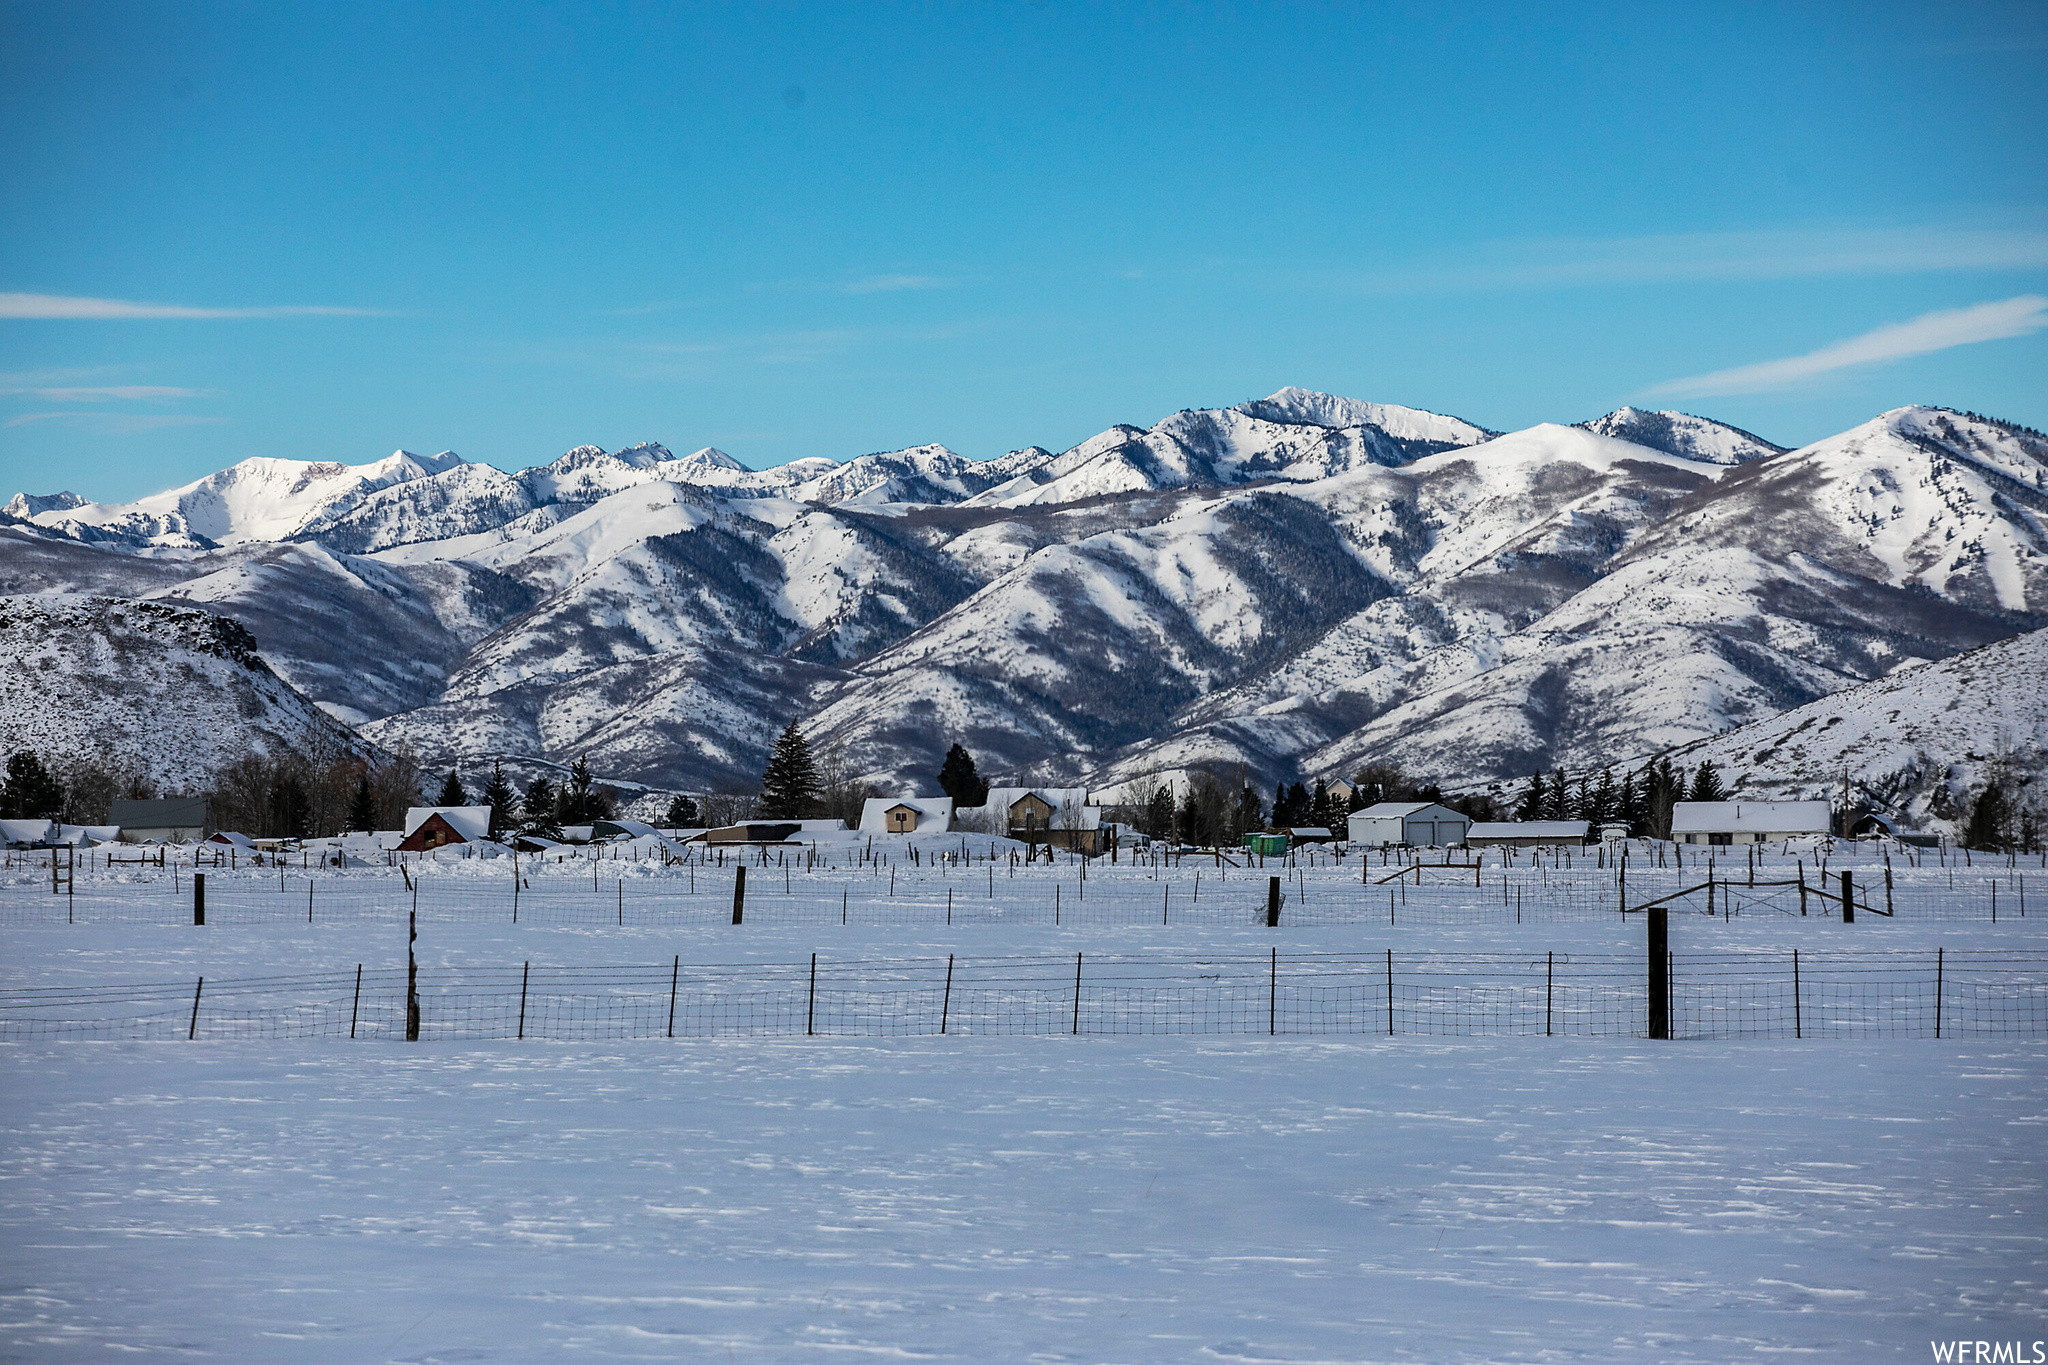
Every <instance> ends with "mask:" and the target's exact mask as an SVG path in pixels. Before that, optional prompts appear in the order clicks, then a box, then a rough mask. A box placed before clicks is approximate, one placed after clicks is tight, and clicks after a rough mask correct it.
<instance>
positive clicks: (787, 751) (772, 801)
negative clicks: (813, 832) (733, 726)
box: [761, 721, 818, 820]
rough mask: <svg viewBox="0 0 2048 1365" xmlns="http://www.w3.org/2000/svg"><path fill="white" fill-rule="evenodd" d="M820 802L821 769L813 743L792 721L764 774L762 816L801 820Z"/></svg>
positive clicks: (762, 781) (781, 737) (771, 756)
mask: <svg viewBox="0 0 2048 1365" xmlns="http://www.w3.org/2000/svg"><path fill="white" fill-rule="evenodd" d="M817 799H818V766H817V764H815V763H813V762H812V761H811V746H810V742H809V741H808V740H806V739H805V738H804V732H803V731H802V730H800V729H799V728H797V723H796V722H795V721H791V722H790V723H789V724H788V725H786V726H784V727H783V731H782V734H781V735H780V736H779V737H778V738H777V739H776V741H775V748H774V750H773V752H771V753H770V754H769V755H768V766H767V768H766V769H765V770H763V772H762V773H761V815H762V817H763V818H765V819H769V820H802V819H804V818H806V817H807V816H808V815H809V814H810V811H811V804H812V803H813V802H815V801H816V800H817Z"/></svg>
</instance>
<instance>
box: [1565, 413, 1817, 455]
mask: <svg viewBox="0 0 2048 1365" xmlns="http://www.w3.org/2000/svg"><path fill="white" fill-rule="evenodd" d="M1578 425H1579V426H1581V427H1583V428H1584V429H1585V430H1587V431H1590V432H1594V433H1595V434H1597V435H1601V436H1612V437H1614V438H1615V439H1616V440H1620V441H1633V442H1634V443H1635V444H1637V445H1639V446H1648V447H1649V448H1650V449H1652V450H1661V451H1663V452H1664V453H1665V454H1666V455H1676V456H1678V457H1679V458H1680V459H1683V460H1697V461H1699V462H1700V463H1701V464H1719V465H1735V464H1745V463H1747V462H1748V461H1750V460H1760V459H1762V458H1763V457H1764V456H1766V455H1781V454H1783V453H1784V451H1785V447H1784V446H1781V445H1774V444H1772V443H1771V442H1769V441H1766V440H1765V439H1764V438H1763V437H1761V436H1758V435H1756V434H1755V433H1753V432H1748V431H1744V430H1743V429H1742V428H1741V427H1732V426H1729V425H1728V424H1727V423H1726V422H1716V421H1715V420H1713V419H1712V418H1711V417H1695V416H1693V415H1692V414H1691V413H1687V412H1649V411H1645V410H1644V409H1642V408H1633V407H1620V408H1616V409H1615V410H1614V411H1613V412H1610V413H1608V414H1607V415H1606V416H1605V417H1596V418H1594V419H1593V420H1592V421H1590V422H1580V423H1579V424H1578Z"/></svg>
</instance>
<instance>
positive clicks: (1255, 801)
mask: <svg viewBox="0 0 2048 1365" xmlns="http://www.w3.org/2000/svg"><path fill="white" fill-rule="evenodd" d="M1236 823H1237V826H1238V828H1240V829H1244V830H1255V829H1264V828H1265V826H1266V803H1265V802H1263V801H1261V800H1259V789H1258V788H1257V787H1254V786H1253V785H1252V784H1251V783H1249V782H1247V783H1245V784H1244V787H1243V789H1242V790H1241V791H1239V792H1238V794H1237V822H1236Z"/></svg>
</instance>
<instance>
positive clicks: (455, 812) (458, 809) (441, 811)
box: [405, 806, 491, 843]
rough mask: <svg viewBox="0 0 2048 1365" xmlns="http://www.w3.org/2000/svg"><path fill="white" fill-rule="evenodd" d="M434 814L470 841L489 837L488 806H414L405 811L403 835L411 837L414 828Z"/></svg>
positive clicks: (489, 810) (489, 816) (489, 817)
mask: <svg viewBox="0 0 2048 1365" xmlns="http://www.w3.org/2000/svg"><path fill="white" fill-rule="evenodd" d="M436 815H438V816H440V817H441V818H442V819H443V820H446V821H447V822H448V827H449V828H450V829H452V830H454V831H455V832H456V833H457V834H460V835H461V836H462V837H463V838H464V839H466V840H468V841H469V842H471V843H475V842H476V841H478V840H480V839H488V838H490V837H491V808H490V807H489V806H414V807H413V808H412V809H411V810H408V811H407V812H406V813H405V836H406V837H407V838H411V837H412V833H413V831H414V830H416V829H418V828H419V827H420V826H421V825H424V824H425V823H427V821H428V819H429V818H430V817H432V816H436Z"/></svg>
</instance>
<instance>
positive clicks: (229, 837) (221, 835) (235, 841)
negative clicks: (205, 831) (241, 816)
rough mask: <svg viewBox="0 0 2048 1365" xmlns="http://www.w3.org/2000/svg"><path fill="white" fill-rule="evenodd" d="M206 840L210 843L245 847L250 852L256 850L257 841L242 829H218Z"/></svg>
mask: <svg viewBox="0 0 2048 1365" xmlns="http://www.w3.org/2000/svg"><path fill="white" fill-rule="evenodd" d="M206 842H207V843H209V844H231V845H233V846H234V847H236V848H239V849H245V850H247V851H248V852H250V853H254V852H255V851H256V841H255V840H254V839H251V838H250V837H249V836H248V835H246V834H244V833H242V832H241V831H240V830H233V829H223V830H216V831H215V832H214V833H213V834H212V835H211V836H210V837H209V838H208V839H207V841H206Z"/></svg>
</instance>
